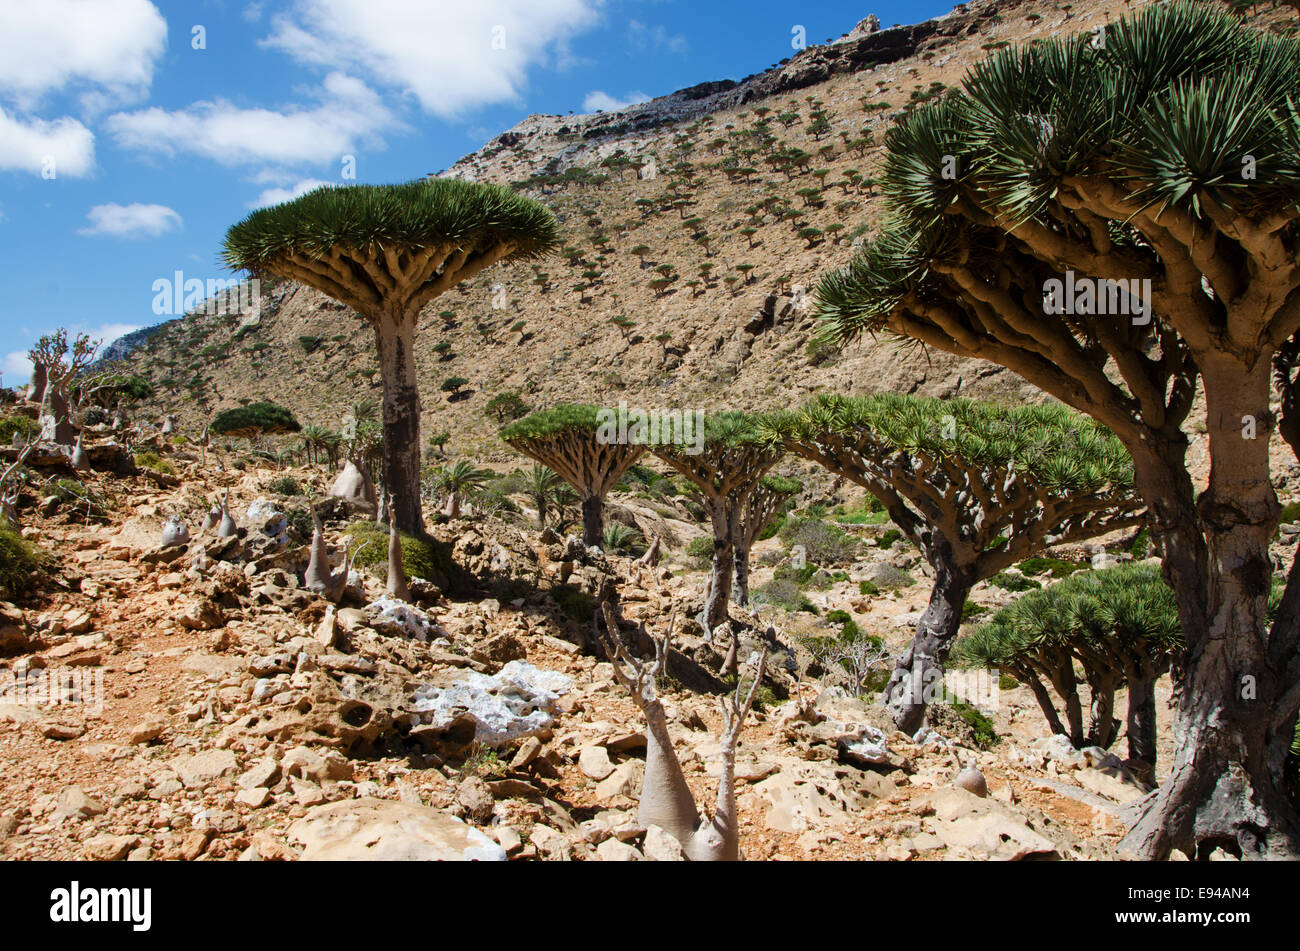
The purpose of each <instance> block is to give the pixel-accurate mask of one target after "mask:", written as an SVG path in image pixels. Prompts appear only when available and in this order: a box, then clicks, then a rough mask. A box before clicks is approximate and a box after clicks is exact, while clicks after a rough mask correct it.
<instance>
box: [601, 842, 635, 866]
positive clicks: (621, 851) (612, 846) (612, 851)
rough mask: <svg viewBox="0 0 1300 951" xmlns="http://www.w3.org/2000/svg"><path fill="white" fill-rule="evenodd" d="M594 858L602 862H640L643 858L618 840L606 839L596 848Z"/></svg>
mask: <svg viewBox="0 0 1300 951" xmlns="http://www.w3.org/2000/svg"><path fill="white" fill-rule="evenodd" d="M596 857H597V858H599V859H600V860H601V861H602V862H640V861H641V860H642V859H643V858H644V856H643V855H642V854H641V853H640V852H638V851H637V850H636V849H634V848H633V847H632V846H630V845H627V844H626V843H624V842H620V841H618V839H606V840H605V841H604V842H602V843H600V845H598V846H596Z"/></svg>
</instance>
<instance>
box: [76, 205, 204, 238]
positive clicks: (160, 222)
mask: <svg viewBox="0 0 1300 951" xmlns="http://www.w3.org/2000/svg"><path fill="white" fill-rule="evenodd" d="M86 219H87V220H88V221H89V222H90V227H88V228H82V229H80V230H79V231H78V232H77V234H80V235H86V236H93V235H110V236H112V237H115V238H144V237H148V238H156V237H158V236H159V235H160V234H165V233H166V232H168V231H172V230H174V229H176V228H179V227H180V226H181V216H180V215H178V214H177V213H176V212H175V211H173V210H172V209H170V208H168V207H167V206H166V205H143V204H140V203H139V202H134V203H132V204H130V205H119V204H116V203H114V202H109V203H108V204H107V205H96V206H95V207H94V208H92V209H90V211H89V212H87V214H86Z"/></svg>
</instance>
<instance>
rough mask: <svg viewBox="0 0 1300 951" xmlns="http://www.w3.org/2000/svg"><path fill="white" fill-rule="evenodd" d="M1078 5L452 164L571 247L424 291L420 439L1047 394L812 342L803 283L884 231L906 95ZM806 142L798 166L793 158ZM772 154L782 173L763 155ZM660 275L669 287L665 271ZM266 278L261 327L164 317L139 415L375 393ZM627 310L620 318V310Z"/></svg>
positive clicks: (535, 129)
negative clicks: (552, 420) (628, 418)
mask: <svg viewBox="0 0 1300 951" xmlns="http://www.w3.org/2000/svg"><path fill="white" fill-rule="evenodd" d="M1068 7H1069V5H1058V4H1054V3H1039V2H1016V0H993V2H987V3H978V4H968V5H965V10H964V12H960V11H954V13H952V14H950V15H948V16H947V17H944V18H940V19H939V20H935V21H928V22H927V23H924V24H920V25H917V26H912V27H902V28H898V29H891V30H885V31H881V32H865V31H866V30H869V29H870V26H869V25H868V26H863V25H860V26H859V28H858V29H856V30H855V31H854V32H853V33H852V34H849V35H846V37H844V38H841V39H840V40H838V41H836V42H835V43H834V44H831V45H829V46H818V47H809V48H808V49H806V50H803V51H801V52H799V53H798V54H797V55H795V56H794V57H792V58H791V59H790V60H789V61H788V62H787V63H785V64H784V65H778V66H776V67H773V68H772V69H770V70H768V71H766V72H764V73H761V74H758V75H756V76H754V77H751V78H749V79H748V80H745V81H744V82H742V83H739V84H736V83H730V82H723V83H708V84H704V85H703V86H700V87H695V88H693V89H691V90H684V91H682V92H679V93H675V94H673V95H672V96H668V97H662V98H661V99H658V100H654V101H652V102H650V103H646V104H643V105H641V106H635V107H631V108H629V109H627V110H624V111H622V112H617V113H610V114H606V113H597V114H594V115H589V116H570V117H560V116H533V117H530V118H529V119H527V120H525V121H524V122H522V123H520V125H519V126H517V127H516V128H515V129H513V130H510V131H509V132H507V133H504V134H502V135H501V136H499V137H498V138H496V139H495V140H493V141H492V142H490V143H489V144H488V145H487V146H485V147H484V148H483V149H481V150H479V151H478V152H476V153H474V154H472V155H470V156H466V157H465V158H463V159H461V160H460V161H459V162H457V163H456V164H455V165H454V166H453V167H452V168H451V169H450V170H448V172H447V173H446V174H449V175H455V176H460V177H465V178H471V179H475V180H480V181H493V182H514V183H527V184H526V185H525V186H524V187H525V189H526V191H527V193H528V194H530V195H533V196H535V197H538V198H540V199H541V200H542V201H544V202H546V203H547V204H549V205H550V206H551V207H552V208H553V209H554V210H555V212H556V213H557V215H558V216H559V217H560V218H561V221H562V224H563V228H564V231H565V239H566V247H565V251H564V253H562V254H560V255H556V256H555V257H553V258H551V259H549V260H548V261H546V262H543V263H542V264H541V265H516V266H511V267H503V268H496V269H492V270H490V271H488V272H485V274H483V275H481V276H480V277H479V278H478V279H476V280H474V281H472V282H469V283H467V284H465V285H462V286H461V287H459V288H457V289H455V290H453V291H450V292H448V293H447V294H444V295H443V296H442V297H440V298H438V299H436V300H435V301H433V302H432V304H431V305H430V306H429V308H428V309H427V311H426V313H425V317H424V320H423V322H422V329H421V334H420V337H419V353H418V363H419V372H420V382H421V386H422V393H423V399H424V425H425V431H426V433H430V432H436V431H440V430H449V431H450V432H451V433H452V437H451V440H450V442H449V448H450V450H451V451H452V452H455V453H476V454H479V455H480V456H483V457H484V458H487V457H489V456H491V455H493V454H497V453H500V452H501V451H502V449H501V447H500V445H499V444H498V443H497V441H496V439H495V435H494V430H495V425H494V423H495V420H493V421H492V423H489V421H488V420H487V419H486V418H485V416H484V406H485V404H486V402H487V401H488V400H489V399H490V398H491V397H492V396H493V395H495V394H497V393H499V392H502V391H510V390H517V391H519V392H520V393H521V394H522V396H523V398H524V400H525V401H526V402H527V403H528V404H529V405H530V406H546V405H551V404H554V403H556V402H559V401H562V400H575V399H576V400H586V401H593V402H597V401H598V402H617V401H618V400H620V399H626V400H627V401H628V402H629V404H631V405H634V406H636V405H639V406H645V407H661V406H684V407H688V408H704V409H720V408H745V409H760V408H768V407H773V406H787V405H790V404H792V403H794V402H797V401H801V400H803V399H805V398H806V397H807V396H808V395H810V394H811V393H812V392H813V391H815V390H819V389H823V388H826V389H835V390H840V391H844V392H853V393H863V392H870V391H875V390H894V391H900V392H920V393H924V394H927V395H939V396H951V395H954V394H957V393H962V394H972V395H980V396H992V397H996V398H1004V399H1012V400H1020V399H1026V398H1036V392H1035V391H1033V390H1032V389H1031V388H1029V387H1027V386H1026V385H1024V384H1023V383H1022V382H1021V381H1020V380H1019V379H1018V378H1016V377H1014V376H1012V375H1010V374H1008V373H1006V372H1005V371H1002V370H1000V369H998V368H996V367H993V366H990V365H988V364H983V363H976V362H969V361H960V360H956V359H953V358H951V357H948V356H947V355H944V354H939V353H934V354H926V353H924V352H921V351H919V350H917V349H915V348H907V349H900V348H899V347H898V346H897V345H895V344H893V343H892V342H887V341H880V342H872V341H866V342H863V343H861V344H858V345H855V346H853V347H850V348H849V349H848V350H847V351H846V352H844V353H843V354H837V353H834V352H825V351H823V352H818V351H817V350H816V348H815V347H814V348H813V349H811V350H810V348H809V342H810V339H811V337H812V336H813V334H814V331H815V329H816V321H815V318H814V317H813V316H812V314H811V313H810V311H809V310H808V308H807V304H806V303H801V302H800V295H801V293H802V292H803V291H804V290H806V289H811V288H812V287H813V286H814V285H815V282H816V281H817V279H818V277H819V276H820V275H821V274H823V273H824V272H825V271H826V270H828V269H830V268H833V267H838V266H840V265H843V264H844V263H846V262H847V261H848V260H849V259H850V258H851V256H852V254H853V251H854V247H853V245H854V244H855V239H856V238H858V237H859V236H860V235H861V234H863V233H864V232H867V231H869V230H870V229H871V228H872V226H873V225H875V224H876V222H877V218H878V214H879V209H880V201H881V200H880V198H879V196H878V194H877V193H876V191H875V189H874V188H872V187H870V186H869V184H868V183H869V182H870V179H871V176H872V174H873V170H874V169H875V168H876V166H877V165H878V163H879V161H880V156H881V149H880V142H881V141H882V139H883V133H884V131H885V129H886V127H887V125H888V123H889V122H890V121H891V117H892V116H893V115H895V114H897V113H898V112H900V110H901V109H902V108H903V107H904V106H905V105H906V104H907V103H908V102H909V100H918V99H924V98H925V97H927V96H931V95H935V94H937V93H939V92H941V91H942V87H943V86H945V85H948V84H954V83H957V82H959V81H960V78H961V76H962V74H963V72H964V70H965V69H966V68H967V66H968V65H969V64H970V63H971V62H972V61H974V60H976V59H978V58H979V57H981V56H983V55H986V54H987V52H988V50H989V49H990V48H992V47H993V46H995V45H997V44H1001V43H1006V42H1024V41H1029V40H1032V39H1035V38H1040V37H1047V36H1051V35H1059V34H1061V33H1063V32H1073V31H1078V30H1088V29H1091V28H1092V27H1093V26H1094V25H1096V24H1100V23H1103V22H1105V20H1106V19H1107V18H1108V17H1109V16H1114V15H1120V14H1122V13H1123V11H1124V9H1125V5H1124V4H1123V3H1122V2H1097V3H1091V4H1088V5H1087V6H1086V10H1083V11H1077V10H1076V11H1073V12H1067V9H1068ZM873 63H874V64H875V65H874V66H873V65H872V64H873ZM819 109H820V110H821V111H822V112H823V113H824V116H825V122H824V123H819V122H817V121H816V117H815V115H814V113H816V112H817V111H818V110H819ZM765 135H766V136H770V137H771V138H770V139H766V140H765V139H764V136H765ZM868 138H869V142H868ZM795 149H799V150H802V151H803V152H804V153H806V154H807V157H806V158H805V157H804V156H795V158H796V161H795V162H793V163H788V162H789V158H790V150H795ZM783 153H784V154H785V156H786V160H785V161H786V162H787V163H788V164H786V166H785V167H784V169H783V168H782V165H783V161H782V160H780V159H774V158H773V157H774V156H779V155H781V154H783ZM611 157H612V158H613V164H612V165H611V164H608V163H609V160H610V159H611ZM623 159H628V160H631V161H632V162H634V163H635V164H633V165H631V166H625V167H620V165H619V162H620V161H621V160H623ZM637 165H640V166H641V168H640V171H639V172H638V169H637V167H636V166H637ZM855 172H856V173H860V174H855ZM805 189H817V190H818V192H811V191H804V192H803V194H800V192H801V191H802V190H805ZM232 218H233V214H232ZM750 228H752V229H754V230H753V231H752V233H751V232H749V231H748V229H750ZM804 228H816V229H818V230H819V231H820V234H816V233H813V232H810V231H804V232H803V234H802V236H801V235H800V231H801V229H804ZM638 249H641V250H638ZM747 266H752V268H748V267H747ZM702 268H703V269H705V272H706V273H705V274H703V275H702V274H701V269H702ZM665 272H666V277H667V278H670V279H671V280H670V281H669V282H668V283H667V284H666V285H664V286H662V287H661V286H657V285H652V283H651V282H652V281H655V280H656V279H660V278H661V276H665ZM728 279H730V280H728ZM262 289H263V302H262V307H261V311H260V319H257V320H253V321H250V320H248V319H247V318H245V319H243V320H241V319H240V318H239V317H224V316H192V317H188V318H184V319H181V320H177V321H173V322H170V323H168V324H166V325H164V326H163V327H162V328H160V330H159V331H158V332H157V333H155V334H153V335H152V336H151V337H150V338H149V340H148V341H147V342H146V343H145V344H144V345H143V346H142V347H140V348H139V349H138V350H136V351H135V352H134V353H133V354H132V355H131V356H130V357H129V358H128V359H129V361H130V362H131V363H133V364H134V365H135V366H136V367H138V369H139V370H140V372H142V373H144V374H146V375H147V376H149V377H151V378H152V379H153V380H154V381H155V382H158V383H160V384H161V386H160V387H159V395H158V397H157V399H156V401H155V405H154V406H151V407H148V408H147V409H150V410H163V409H164V408H165V409H166V410H167V411H171V412H177V413H179V414H180V416H181V417H182V421H183V422H186V423H189V424H193V423H199V422H201V421H202V420H205V419H208V418H210V417H211V415H212V414H213V413H215V412H217V411H219V410H221V409H225V408H229V407H230V406H233V405H236V404H237V403H238V402H239V401H241V400H242V401H248V400H255V399H261V398H270V399H274V400H276V401H277V402H280V403H283V404H285V405H287V406H289V407H290V408H291V409H293V410H294V412H295V413H297V414H298V416H299V418H300V419H301V420H302V421H303V422H304V423H308V422H312V423H318V424H321V425H325V426H328V427H331V428H336V427H338V425H339V423H340V418H341V416H342V414H343V412H344V410H345V407H346V406H347V405H348V404H349V403H350V402H352V400H354V399H357V398H359V397H362V396H366V395H376V396H377V395H378V391H379V377H378V373H377V372H376V362H375V358H374V345H373V341H372V339H371V336H370V333H369V331H368V329H367V328H366V327H365V325H364V324H363V323H362V321H360V320H359V319H358V318H356V316H355V315H353V314H352V313H351V312H350V311H348V310H347V309H346V308H344V307H343V306H342V305H339V304H336V303H334V302H333V301H331V300H329V299H327V298H325V297H324V296H323V295H321V294H319V293H317V292H315V291H312V290H310V289H306V288H303V287H301V286H299V285H296V284H292V283H288V282H285V283H278V284H269V283H267V282H264V283H263V285H262ZM780 295H784V298H783V297H782V296H780ZM773 296H775V297H776V299H775V300H772V299H771V298H772V297H773ZM773 305H775V306H773ZM791 305H793V306H791ZM624 315H625V316H626V318H627V320H628V321H629V322H630V325H629V326H625V327H624V328H622V329H620V328H619V327H618V326H616V325H614V324H612V323H611V319H613V318H616V317H619V316H624ZM444 343H445V344H448V345H449V346H448V347H446V348H445V352H444V353H439V352H437V351H436V350H435V347H437V346H438V345H440V344H444ZM450 377H463V378H465V379H467V380H468V381H469V383H468V386H467V388H466V389H467V393H463V394H462V395H461V397H459V398H457V399H455V400H449V399H448V397H447V396H446V395H445V394H443V393H442V392H440V389H439V387H440V385H441V384H442V382H443V381H444V380H446V379H448V378H450Z"/></svg>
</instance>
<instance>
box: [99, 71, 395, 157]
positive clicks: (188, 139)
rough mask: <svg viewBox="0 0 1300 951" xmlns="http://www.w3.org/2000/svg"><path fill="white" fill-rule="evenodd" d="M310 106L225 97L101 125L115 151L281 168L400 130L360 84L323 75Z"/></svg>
mask: <svg viewBox="0 0 1300 951" xmlns="http://www.w3.org/2000/svg"><path fill="white" fill-rule="evenodd" d="M318 97H319V99H320V104H319V105H316V106H314V107H311V108H304V107H292V108H290V109H288V110H286V111H284V112H277V111H275V110H273V109H241V108H239V107H238V106H236V105H234V104H233V103H231V102H228V101H226V100H224V99H217V100H213V101H211V102H206V101H205V102H196V103H193V104H192V105H190V106H187V107H186V108H184V109H178V110H176V111H174V112H168V111H166V110H164V109H159V108H157V107H154V108H151V109H141V110H137V111H135V112H119V113H116V114H115V115H111V116H109V117H108V119H106V120H105V123H104V125H105V128H106V129H107V130H108V132H109V134H111V135H112V136H113V139H114V141H115V142H116V143H117V145H119V146H121V147H122V148H129V149H136V150H139V151H142V152H151V153H155V154H160V155H165V156H172V155H176V154H178V153H190V154H193V155H199V156H202V157H204V158H209V159H212V160H213V161H216V162H220V163H221V164H222V165H248V164H258V163H265V162H277V163H284V164H288V165H295V164H301V163H303V162H328V161H332V160H338V159H339V158H340V157H341V156H343V155H345V154H350V153H352V152H354V151H356V149H357V146H358V145H360V144H362V143H366V144H373V145H374V146H375V147H377V148H382V147H383V142H382V140H381V139H380V138H379V133H380V132H383V131H386V130H389V129H398V128H401V127H402V126H401V124H400V123H399V122H398V121H397V119H396V118H395V117H394V116H393V114H392V113H391V112H389V111H388V110H387V109H386V108H384V105H383V103H382V102H381V101H380V99H379V96H377V95H376V94H375V93H374V91H373V90H371V89H370V88H369V87H367V86H366V84H365V83H363V82H361V81H360V80H358V79H353V78H352V77H350V76H345V75H343V74H342V73H330V74H329V75H328V76H326V77H325V81H324V83H323V85H322V87H321V89H320V91H319V96H318Z"/></svg>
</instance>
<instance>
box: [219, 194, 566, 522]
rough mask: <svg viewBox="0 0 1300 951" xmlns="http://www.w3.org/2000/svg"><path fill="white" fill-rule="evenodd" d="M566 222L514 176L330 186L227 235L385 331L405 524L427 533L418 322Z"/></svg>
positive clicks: (539, 251)
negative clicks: (439, 299) (514, 184)
mask: <svg viewBox="0 0 1300 951" xmlns="http://www.w3.org/2000/svg"><path fill="white" fill-rule="evenodd" d="M559 237H560V232H559V225H558V224H557V223H556V220H555V216H554V215H552V214H551V212H550V211H549V210H548V209H547V208H546V207H545V206H543V205H541V204H539V203H538V202H535V201H533V200H531V199H529V198H525V197H523V196H522V195H519V194H517V193H515V192H514V191H512V190H511V189H509V188H507V187H505V186H502V185H481V184H477V183H473V182H463V181H459V180H456V179H448V178H429V179H421V180H419V181H414V182H409V183H407V184H404V185H349V186H345V187H338V188H336V187H323V188H318V189H316V190H315V191H313V192H308V193H307V194H306V195H303V196H301V197H300V198H296V199H294V200H293V201H289V202H285V203H284V204H281V205H275V206H273V207H270V208H262V209H259V210H258V211H255V212H253V213H252V214H251V215H249V216H248V217H247V218H245V219H244V220H243V221H241V222H239V223H238V224H237V225H235V226H233V227H232V228H231V229H230V231H229V232H228V233H227V234H226V242H225V250H224V257H225V261H226V264H227V265H229V266H230V267H231V268H233V269H236V270H247V271H251V272H253V273H256V274H261V273H266V274H274V275H278V276H280V277H287V278H292V279H293V280H296V281H301V282H302V283H304V284H307V285H309V286H311V287H314V288H316V289H317V290H319V291H321V292H323V293H325V294H328V295H329V296H330V297H332V298H334V299H335V300H337V301H340V302H342V303H344V304H346V305H348V306H349V307H351V308H352V309H354V310H355V311H356V312H357V313H358V314H360V315H361V316H362V317H364V318H365V319H366V320H368V321H369V322H370V323H371V324H372V325H373V326H374V328H375V345H376V348H377V349H378V351H379V368H380V373H381V374H382V376H383V381H384V462H383V477H384V484H385V486H386V488H387V489H388V493H389V497H390V499H391V511H392V513H393V518H394V520H395V521H396V523H397V526H398V528H400V529H401V530H402V531H404V532H407V533H409V534H417V533H420V532H422V531H423V530H424V518H423V516H422V513H421V511H420V491H419V485H420V398H419V392H418V390H417V387H416V377H415V355H414V343H415V328H416V324H417V322H418V320H419V313H420V308H422V307H423V306H424V305H425V304H427V303H428V302H429V301H431V300H432V299H433V298H434V297H436V296H438V295H439V294H441V293H442V292H443V291H446V290H448V289H450V288H451V287H453V286H454V285H456V284H459V283H460V282H461V281H465V280H468V279H469V278H471V277H473V276H474V275H476V274H478V273H479V272H480V271H482V270H483V269H484V268H486V267H490V266H491V265H493V264H496V263H498V262H502V261H517V260H527V259H530V258H535V257H540V256H541V255H544V254H545V253H547V252H548V251H549V250H551V249H552V248H553V247H555V246H556V245H557V244H558V243H559Z"/></svg>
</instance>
